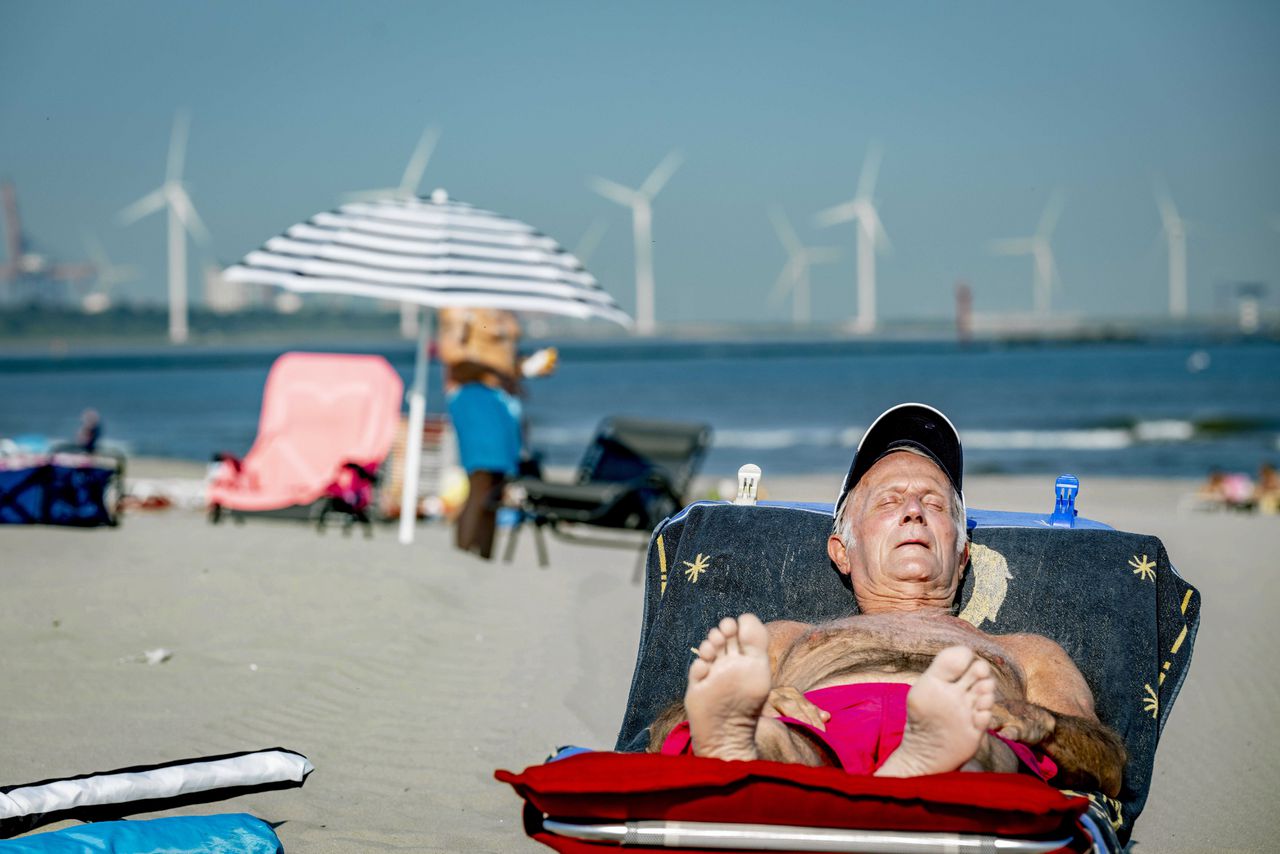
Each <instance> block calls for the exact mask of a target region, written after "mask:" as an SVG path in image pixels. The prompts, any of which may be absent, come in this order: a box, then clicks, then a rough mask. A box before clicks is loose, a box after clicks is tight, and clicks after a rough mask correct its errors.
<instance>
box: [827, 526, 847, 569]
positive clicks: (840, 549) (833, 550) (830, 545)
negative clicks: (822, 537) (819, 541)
mask: <svg viewBox="0 0 1280 854" xmlns="http://www.w3.org/2000/svg"><path fill="white" fill-rule="evenodd" d="M827 556H828V557H830V558H831V562H832V563H834V564H835V565H836V569H838V570H840V572H841V573H842V574H844V575H848V574H849V552H848V551H847V550H846V549H845V547H844V540H842V539H840V536H839V534H832V535H831V536H830V537H827Z"/></svg>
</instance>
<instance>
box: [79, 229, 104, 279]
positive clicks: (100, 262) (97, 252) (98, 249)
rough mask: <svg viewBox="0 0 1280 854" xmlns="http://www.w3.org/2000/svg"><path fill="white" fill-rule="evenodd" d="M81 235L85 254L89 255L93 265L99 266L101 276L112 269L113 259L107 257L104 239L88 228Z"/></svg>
mask: <svg viewBox="0 0 1280 854" xmlns="http://www.w3.org/2000/svg"><path fill="white" fill-rule="evenodd" d="M81 237H82V238H83V241H84V251H85V254H87V255H88V256H89V260H90V261H92V262H93V266H95V267H97V268H98V275H99V277H101V276H102V275H103V274H104V273H105V271H107V270H110V269H111V260H110V259H109V258H107V250H106V249H104V248H103V246H102V241H101V240H99V239H98V236H97V235H96V234H94V233H93V232H92V231H90V230H89V229H87V228H86V229H85V230H84V232H83V234H82V235H81Z"/></svg>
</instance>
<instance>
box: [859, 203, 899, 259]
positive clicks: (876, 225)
mask: <svg viewBox="0 0 1280 854" xmlns="http://www.w3.org/2000/svg"><path fill="white" fill-rule="evenodd" d="M863 216H866V217H868V218H869V219H870V220H871V240H872V244H871V245H872V246H874V247H875V248H876V251H877V252H892V251H893V244H892V243H890V242H889V234H888V232H886V231H885V230H884V223H882V222H881V221H880V212H879V211H878V210H876V207H875V205H873V204H871V203H868V204H867V207H866V209H865V213H864V214H863Z"/></svg>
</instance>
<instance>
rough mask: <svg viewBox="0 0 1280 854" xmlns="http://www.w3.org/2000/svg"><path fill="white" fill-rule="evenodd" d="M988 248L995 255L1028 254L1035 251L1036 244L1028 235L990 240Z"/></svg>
mask: <svg viewBox="0 0 1280 854" xmlns="http://www.w3.org/2000/svg"><path fill="white" fill-rule="evenodd" d="M987 249H988V250H990V252H991V253H992V254H994V255H1026V254H1027V253H1029V252H1033V251H1035V244H1034V242H1033V241H1032V240H1031V239H1030V238H1028V237H1007V238H1004V239H1002V240H991V241H988V243H987Z"/></svg>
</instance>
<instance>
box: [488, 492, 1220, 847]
mask: <svg viewBox="0 0 1280 854" xmlns="http://www.w3.org/2000/svg"><path fill="white" fill-rule="evenodd" d="M1073 497H1074V494H1073V493H1071V491H1070V490H1069V489H1068V490H1066V491H1064V490H1063V489H1062V487H1061V485H1060V486H1059V490H1058V507H1057V508H1056V509H1055V513H1054V514H1052V515H1044V516H1041V515H1034V514H1027V513H997V512H990V511H982V510H972V509H971V510H970V511H969V528H970V532H971V535H972V542H973V543H974V546H973V555H974V556H973V558H972V564H971V571H970V572H968V573H966V577H965V579H964V582H963V585H962V588H961V591H960V596H959V601H960V605H961V611H960V616H961V617H964V618H966V619H969V620H970V622H973V623H974V624H975V625H977V626H979V627H980V628H983V629H984V630H987V631H992V632H995V633H1010V632H1034V633H1038V634H1042V635H1046V636H1048V637H1050V638H1052V639H1054V640H1056V641H1057V642H1058V643H1060V644H1061V645H1062V646H1063V647H1064V648H1065V649H1066V651H1067V652H1068V653H1069V654H1070V655H1071V657H1072V659H1073V660H1074V661H1075V662H1076V663H1077V665H1078V666H1079V667H1080V669H1081V671H1082V672H1083V673H1084V675H1085V677H1086V679H1087V680H1088V681H1089V684H1090V686H1091V688H1092V689H1093V692H1094V695H1095V701H1096V708H1097V712H1098V715H1099V717H1100V718H1101V719H1102V720H1103V722H1104V723H1107V724H1108V725H1110V726H1111V727H1113V728H1114V729H1115V730H1116V731H1117V732H1118V733H1119V734H1120V735H1121V737H1122V738H1123V739H1124V741H1125V745H1126V748H1127V749H1128V752H1129V762H1128V765H1127V766H1126V770H1125V774H1124V780H1123V786H1122V789H1121V792H1120V796H1119V798H1117V799H1111V798H1107V797H1105V796H1104V795H1102V794H1099V793H1091V792H1084V793H1076V792H1059V791H1058V790H1056V789H1054V788H1053V787H1052V786H1050V785H1048V784H1046V783H1043V782H1042V781H1040V780H1039V779H1037V778H1033V777H1031V776H1029V775H1016V774H973V773H958V772H957V773H951V774H939V775H930V776H928V777H919V778H909V779H894V780H886V779H882V778H875V777H860V776H854V775H849V774H846V773H844V772H843V771H841V770H838V769H831V768H807V767H801V766H792V765H782V764H778V763H770V762H731V763H725V762H719V761H718V760H710V759H702V758H699V757H692V756H655V755H651V754H642V753H637V751H642V750H643V749H644V746H645V744H646V742H647V738H648V734H647V730H646V727H647V725H648V724H649V722H651V721H652V720H653V719H654V717H655V716H656V715H657V714H658V712H659V711H660V710H661V709H663V708H664V707H665V706H666V705H667V704H669V703H670V702H671V701H673V700H676V699H679V698H680V697H681V696H682V694H683V691H684V687H685V681H686V679H687V673H688V665H689V650H690V648H691V647H694V646H696V645H697V644H698V643H699V642H700V641H701V640H702V638H703V637H705V633H706V631H707V629H708V627H710V626H712V625H714V624H715V623H716V622H717V621H718V620H719V619H720V618H721V617H724V616H726V615H736V614H739V613H742V612H745V611H751V612H754V613H756V614H758V615H759V616H760V617H761V618H762V619H764V620H766V621H767V620H776V619H797V620H805V621H810V622H813V621H821V620H825V619H832V618H835V617H838V616H845V615H848V614H849V613H851V612H852V611H854V610H856V606H855V605H854V604H853V602H852V595H851V592H850V591H849V590H848V588H847V587H846V585H845V582H844V578H843V576H840V575H839V574H838V573H837V572H836V570H835V569H834V568H833V567H832V566H831V564H830V561H829V559H828V557H827V554H826V551H825V548H826V539H827V535H828V533H829V532H830V528H831V506H830V505H829V504H828V505H816V504H815V505H787V506H780V505H764V504H761V505H749V506H739V505H736V504H723V503H710V502H699V503H696V504H693V505H691V506H690V507H688V508H686V509H685V510H684V511H682V512H681V513H679V514H678V515H676V516H675V517H673V518H671V519H668V520H666V521H665V522H663V523H662V524H661V525H660V526H659V527H658V528H657V529H656V530H655V531H654V534H653V537H652V539H651V541H650V547H649V553H648V566H647V581H646V587H645V593H644V596H645V607H644V618H643V626H642V630H641V635H640V647H639V651H638V654H637V660H636V668H635V673H634V676H633V679H632V684H631V692H630V697H629V699H628V704H627V709H626V713H625V717H624V719H623V723H622V727H621V730H620V732H619V734H618V738H617V742H616V745H615V748H614V750H615V751H616V752H591V751H580V750H577V751H564V752H562V754H561V756H562V757H563V758H559V759H557V761H552V762H548V763H546V764H543V765H539V766H533V767H531V768H529V769H527V770H526V771H525V772H523V773H522V774H518V775H516V774H510V773H509V772H505V771H500V772H498V778H499V779H500V780H503V781H505V782H508V783H511V784H512V785H513V786H514V787H515V788H516V791H517V793H518V794H520V795H521V796H522V797H524V798H525V799H526V804H525V828H526V831H527V832H528V833H529V835H530V836H532V837H534V838H536V839H538V840H539V841H542V842H544V843H545V844H547V845H549V846H550V847H552V848H555V849H556V850H559V851H566V852H568V851H580V852H586V851H594V850H598V849H597V842H600V843H603V842H604V841H605V840H609V839H612V840H614V843H613V844H617V841H618V840H622V839H624V838H627V839H630V840H632V843H631V844H640V845H653V846H655V850H656V848H657V846H659V845H664V844H665V845H667V846H672V847H675V848H682V847H690V848H699V847H703V846H706V845H715V846H716V847H731V848H733V849H735V850H754V849H756V848H763V847H772V848H773V849H775V850H776V849H779V848H784V849H786V850H825V851H836V850H853V851H887V850H894V851H901V850H913V851H914V850H921V851H924V850H975V851H976V850H1008V851H1017V850H1023V851H1058V850H1064V851H1065V850H1072V851H1081V850H1086V849H1087V848H1088V846H1089V845H1095V846H1096V849H1095V850H1097V851H1099V852H1111V851H1118V850H1121V846H1123V845H1124V844H1126V843H1127V842H1128V839H1129V837H1130V834H1131V833H1132V830H1133V824H1134V821H1135V820H1136V819H1137V817H1138V815H1139V813H1140V812H1141V811H1142V807H1143V805H1144V803H1145V801H1146V797H1147V791H1148V788H1149V786H1150V783H1151V772H1152V765H1153V761H1154V756H1155V749H1156V744H1157V741H1158V740H1159V736H1160V732H1161V730H1162V729H1163V727H1164V724H1165V722H1166V721H1167V720H1168V716H1169V713H1170V711H1171V709H1172V707H1173V704H1174V700H1175V699H1176V698H1177V695H1178V692H1179V690H1180V688H1181V686H1182V682H1183V680H1184V679H1185V677H1186V674H1187V670H1188V666H1189V664H1190V658H1191V651H1192V646H1193V644H1194V641H1195V636H1196V631H1197V629H1198V627H1199V611H1200V597H1199V594H1198V593H1197V592H1196V590H1195V588H1193V587H1192V586H1191V585H1189V584H1187V583H1186V582H1185V581H1184V580H1183V579H1182V578H1181V577H1180V576H1179V575H1178V574H1177V573H1176V571H1174V569H1173V567H1172V565H1171V564H1170V563H1169V559H1168V556H1167V554H1166V553H1165V550H1164V547H1163V546H1162V545H1161V543H1160V541H1159V540H1158V539H1156V538H1155V537H1150V536H1142V535H1138V534H1130V533H1123V532H1119V531H1115V530H1112V529H1110V528H1108V527H1107V526H1105V525H1102V524H1099V523H1097V522H1092V521H1090V520H1086V519H1083V518H1078V517H1076V516H1075V513H1074V508H1073V507H1071V506H1070V503H1071V500H1072V499H1073ZM570 754H572V755H570ZM760 825H765V827H760ZM814 828H818V830H817V831H815V832H810V831H813V829H814ZM833 830H838V831H839V832H840V833H842V834H844V837H843V840H842V841H843V843H844V844H847V845H848V846H849V847H846V848H840V847H836V845H837V842H838V841H840V840H833V839H832V838H828V839H826V840H822V841H821V842H820V843H819V844H823V845H830V846H831V847H824V848H820V849H819V848H808V849H806V848H804V846H803V845H802V844H801V843H802V842H803V841H804V840H799V839H798V838H797V837H798V836H807V837H808V838H809V841H810V842H812V840H814V839H818V838H819V837H821V836H822V835H824V834H826V835H827V836H828V837H830V836H831V831H833ZM700 834H701V835H702V836H701V841H699V835H700ZM769 834H782V835H784V836H786V835H788V834H790V836H789V837H788V839H789V841H787V842H785V843H781V842H776V841H775V842H774V843H773V844H772V845H771V846H770V845H767V844H764V843H762V842H759V840H760V839H762V838H763V837H764V836H766V835H769ZM902 834H907V835H906V836H903V835H902ZM717 835H718V836H719V842H711V841H709V840H708V838H707V837H709V836H717ZM997 838H998V839H1000V840H1001V842H1000V845H999V846H997V845H996V844H995V840H996V839H997ZM726 839H727V840H729V841H727V842H726V841H725V840H726ZM934 844H936V846H937V847H936V848H931V847H930V845H934ZM877 846H879V847H877ZM894 846H897V847H894ZM947 846H950V847H947ZM663 850H666V849H663Z"/></svg>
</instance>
